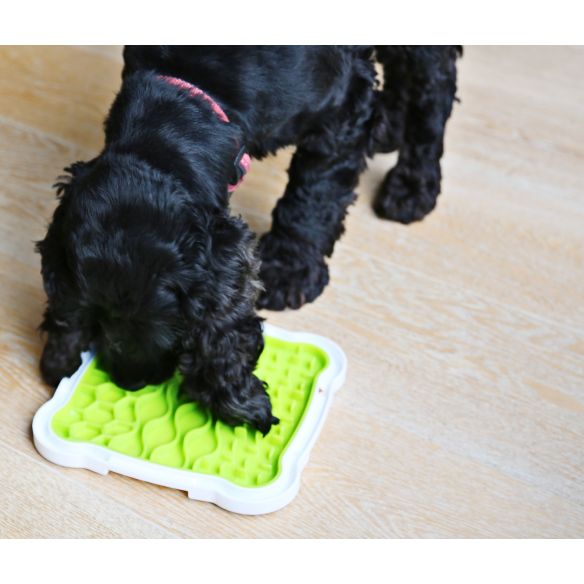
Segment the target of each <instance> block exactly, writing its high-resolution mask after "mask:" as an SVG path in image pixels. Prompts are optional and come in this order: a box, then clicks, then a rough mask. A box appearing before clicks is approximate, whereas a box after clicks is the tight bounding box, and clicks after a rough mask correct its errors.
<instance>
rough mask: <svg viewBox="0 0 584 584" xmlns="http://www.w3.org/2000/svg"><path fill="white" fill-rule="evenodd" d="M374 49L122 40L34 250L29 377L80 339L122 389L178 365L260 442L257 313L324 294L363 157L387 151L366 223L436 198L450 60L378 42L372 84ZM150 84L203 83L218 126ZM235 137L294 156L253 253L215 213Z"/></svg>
mask: <svg viewBox="0 0 584 584" xmlns="http://www.w3.org/2000/svg"><path fill="white" fill-rule="evenodd" d="M374 54H375V52H374V48H373V47H164V46H152V47H127V48H126V49H125V51H124V59H125V67H124V71H123V83H122V87H121V90H120V92H119V94H118V95H117V97H116V99H115V101H114V103H113V105H112V107H111V110H110V113H109V115H108V118H107V120H106V123H105V138H106V140H105V147H104V149H103V151H102V152H101V154H100V155H99V156H98V157H96V158H95V159H93V160H91V161H89V162H78V163H75V164H73V165H72V166H71V167H69V168H68V169H66V170H67V172H68V173H69V174H68V176H67V177H64V178H62V179H61V180H60V182H59V183H57V185H56V186H57V190H58V195H59V198H60V201H59V205H58V206H57V209H56V211H55V214H54V217H53V221H52V223H51V225H50V227H49V230H48V233H47V236H46V238H45V239H44V240H43V241H41V242H39V243H38V250H39V252H40V253H41V255H42V273H43V279H44V285H45V290H46V293H47V296H48V305H47V310H46V312H45V317H44V321H43V324H42V329H43V330H44V331H46V332H47V333H48V339H47V344H46V347H45V350H44V352H43V356H42V360H41V371H42V374H43V377H44V379H45V380H46V381H47V382H48V383H50V384H53V385H55V384H56V383H58V381H59V380H60V379H61V378H62V377H63V376H65V375H70V374H71V373H72V372H73V371H74V370H75V369H76V368H77V367H78V366H79V354H80V352H81V351H82V350H85V349H87V348H88V347H89V346H90V345H94V346H95V347H96V349H97V351H98V352H99V354H100V358H101V359H102V362H103V365H104V366H105V367H106V369H108V371H109V372H110V373H111V375H112V377H113V378H114V380H115V381H116V383H118V384H119V385H121V386H122V387H126V388H128V389H137V388H139V387H142V386H143V385H145V384H146V383H158V382H161V381H162V380H164V379H165V378H167V377H169V376H170V375H171V373H172V372H173V370H174V369H175V368H176V367H178V368H179V369H180V371H181V373H182V375H183V378H184V381H183V390H184V391H185V392H186V393H187V395H188V396H190V397H192V398H193V399H196V400H198V401H200V402H201V403H202V404H204V405H205V406H207V407H209V408H210V409H211V411H212V412H213V413H214V414H215V415H216V416H218V417H219V418H221V419H223V420H225V421H226V422H228V423H231V424H237V423H241V422H248V423H250V424H252V425H253V426H254V427H256V428H258V429H260V430H261V431H262V432H264V433H266V432H268V431H269V429H270V427H271V425H272V424H274V423H277V419H276V418H274V417H273V416H272V413H271V407H270V401H269V398H268V395H267V393H266V391H265V387H264V384H263V383H262V382H261V381H260V380H259V379H257V378H256V377H255V376H254V375H253V370H254V368H255V365H256V362H257V359H258V357H259V355H260V354H261V352H262V349H263V337H262V333H261V319H260V318H259V317H258V316H257V314H256V312H255V306H256V304H257V305H259V306H261V307H266V308H271V309H284V308H286V307H292V308H298V307H300V306H301V305H302V304H303V303H305V302H311V301H313V300H314V299H315V298H316V297H317V296H318V295H319V294H320V293H321V292H322V290H323V289H324V287H325V286H326V284H327V283H328V280H329V275H328V268H327V265H326V261H325V258H326V257H327V256H330V255H331V254H332V252H333V248H334V244H335V242H336V241H337V240H338V239H339V237H340V236H341V235H342V233H343V220H344V217H345V215H346V212H347V207H348V206H349V205H350V204H351V203H352V202H353V200H354V198H355V194H354V189H355V186H356V184H357V181H358V178H359V174H360V173H361V171H362V170H363V169H364V167H365V160H366V156H367V155H372V154H374V153H375V152H376V151H389V150H394V149H396V148H399V150H400V156H399V161H398V164H397V166H396V167H395V169H393V170H392V171H391V172H390V173H389V174H388V176H387V177H386V180H385V182H384V183H383V185H382V187H381V190H380V192H379V194H378V196H377V199H376V201H375V209H376V211H377V213H378V214H380V215H381V216H384V217H388V218H392V219H397V220H399V221H402V222H404V223H407V222H409V221H412V220H416V219H421V218H422V217H423V216H424V215H425V213H427V212H428V211H430V210H431V209H432V208H433V207H434V204H435V200H436V197H437V195H438V192H439V183H440V166H439V160H440V157H441V155H442V139H443V131H444V124H445V123H446V120H447V118H448V116H449V114H450V110H451V107H452V100H453V99H454V95H455V91H456V83H455V79H456V73H455V59H456V55H457V49H456V48H453V47H379V48H378V49H377V52H376V54H377V56H378V58H379V59H380V60H381V62H382V63H383V64H384V69H385V78H386V83H385V86H384V87H383V89H382V90H377V89H376V82H375V71H374V62H373V58H374ZM160 75H171V76H174V77H179V78H181V79H184V80H185V81H188V82H190V83H193V84H195V85H197V86H198V87H200V88H202V89H204V90H205V91H206V92H207V93H209V94H210V95H212V96H213V98H214V99H215V100H216V101H217V102H218V103H219V104H220V105H221V106H222V108H223V109H224V110H225V111H226V113H227V115H228V116H229V118H230V120H231V123H230V124H226V123H224V122H222V121H221V120H219V119H218V117H217V116H216V115H215V114H214V113H213V111H212V110H211V108H210V106H209V105H208V104H207V103H206V102H205V101H204V100H201V99H196V98H193V97H190V96H189V95H188V93H187V92H185V91H184V90H182V89H180V88H177V87H175V86H172V85H170V84H169V83H167V82H166V81H164V80H163V79H161V78H160ZM241 144H244V145H245V146H246V147H247V149H248V151H249V152H250V154H251V155H252V156H253V157H255V158H262V157H264V156H266V155H267V154H269V153H273V152H275V151H276V150H277V149H279V148H281V147H283V146H286V145H291V144H294V145H296V146H297V151H296V154H295V155H294V158H293V160H292V164H291V166H290V169H289V182H288V186H287V188H286V192H285V193H284V196H283V197H282V198H281V199H280V201H279V202H278V204H277V206H276V208H275V209H274V212H273V226H272V230H271V231H270V233H268V234H266V235H264V236H263V237H262V239H261V241H260V245H259V248H258V246H257V245H256V241H255V238H254V236H253V234H252V233H251V231H250V230H249V228H248V227H247V225H246V224H245V223H244V222H243V220H242V219H241V218H237V217H233V216H232V215H231V214H230V210H229V195H228V191H227V185H228V184H229V183H231V182H233V176H234V165H233V161H234V159H235V157H236V156H237V153H238V150H239V148H240V146H241ZM260 256H261V268H260ZM260 282H263V286H264V290H263V291H262V284H261V283H260Z"/></svg>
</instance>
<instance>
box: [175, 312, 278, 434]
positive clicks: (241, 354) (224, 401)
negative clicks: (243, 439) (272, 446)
mask: <svg viewBox="0 0 584 584" xmlns="http://www.w3.org/2000/svg"><path fill="white" fill-rule="evenodd" d="M263 346H264V340H263V335H262V330H261V319H260V318H258V317H256V316H252V317H249V318H247V319H244V320H243V321H240V322H238V323H236V324H235V326H232V327H230V328H228V329H225V328H221V327H218V328H213V327H207V328H205V329H204V330H199V331H197V334H196V337H195V338H193V343H192V348H191V350H190V351H189V352H187V353H184V354H183V355H182V356H181V360H180V370H181V373H182V374H183V376H184V380H183V385H182V390H183V392H184V393H185V394H186V395H187V397H189V398H190V399H193V400H195V401H197V402H198V403H200V404H201V405H203V406H204V407H207V408H208V409H209V410H210V411H211V412H212V414H213V415H214V416H216V417H217V418H219V419H220V420H222V421H223V422H225V423H227V424H230V425H237V424H242V423H245V422H247V423H249V424H250V425H251V426H252V427H254V428H257V429H258V430H260V432H262V434H264V435H265V434H267V433H268V432H269V431H270V428H271V427H272V425H273V424H277V423H278V421H279V420H278V418H275V417H274V416H273V415H272V406H271V403H270V398H269V396H268V394H267V393H266V386H265V384H264V383H263V382H262V381H260V380H259V379H258V378H257V377H256V376H255V375H254V374H253V370H254V369H255V365H256V363H257V360H258V358H259V356H260V354H261V352H262V350H263Z"/></svg>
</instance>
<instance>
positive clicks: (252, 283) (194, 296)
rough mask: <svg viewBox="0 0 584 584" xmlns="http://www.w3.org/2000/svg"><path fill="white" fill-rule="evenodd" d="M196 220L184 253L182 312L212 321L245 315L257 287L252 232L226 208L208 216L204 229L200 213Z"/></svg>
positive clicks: (258, 287)
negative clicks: (196, 233)
mask: <svg viewBox="0 0 584 584" xmlns="http://www.w3.org/2000/svg"><path fill="white" fill-rule="evenodd" d="M196 223H197V225H196V226H193V229H192V230H191V232H190V234H189V240H190V241H189V246H188V247H189V249H188V251H186V252H185V253H184V257H185V263H186V264H187V270H188V275H186V277H185V278H184V280H185V282H184V285H183V288H186V287H188V288H189V290H188V291H187V290H184V291H185V292H186V294H185V296H184V310H185V313H186V314H185V316H186V317H187V318H192V319H194V320H199V319H201V318H205V319H208V318H213V319H214V320H216V321H235V320H237V319H238V318H241V317H242V316H243V315H244V314H245V316H247V315H248V314H249V312H250V311H252V310H253V307H254V304H255V300H256V298H257V296H258V294H259V292H260V290H261V282H260V279H259V267H260V262H259V256H258V254H257V249H256V248H257V242H256V238H255V235H254V234H253V232H252V231H251V230H250V229H249V227H248V226H247V224H246V223H245V222H244V221H243V220H242V219H241V218H240V217H233V216H230V215H229V213H228V211H227V210H222V211H221V212H219V213H213V215H212V216H210V217H209V216H208V217H207V220H206V221H205V223H206V228H205V229H204V230H201V223H200V217H198V218H197V219H196ZM195 230H196V231H198V233H199V235H198V236H197V235H194V233H195V232H196V231H195ZM224 324H228V323H227V322H225V323H224Z"/></svg>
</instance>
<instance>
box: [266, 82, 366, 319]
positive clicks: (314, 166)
mask: <svg viewBox="0 0 584 584" xmlns="http://www.w3.org/2000/svg"><path fill="white" fill-rule="evenodd" d="M356 86H357V87H358V88H359V91H357V89H356V90H355V93H354V94H352V95H350V96H349V98H348V100H347V105H346V106H345V108H342V110H341V111H340V112H338V113H337V114H336V115H335V117H334V118H330V119H328V120H326V121H325V122H324V124H323V126H322V127H320V128H319V129H316V130H315V131H314V132H313V133H312V134H311V135H310V136H309V137H307V138H306V139H305V140H304V141H303V142H302V143H301V144H300V145H299V146H298V148H297V150H296V153H295V155H294V157H293V159H292V163H291V165H290V169H289V170H288V175H289V181H288V185H287V187H286V191H285V193H284V196H283V197H282V198H281V199H280V200H279V201H278V204H277V205H276V207H275V209H274V211H273V213H272V218H273V222H272V229H271V231H270V232H269V233H267V234H265V235H264V236H263V237H262V238H261V239H260V254H261V259H262V265H261V269H260V278H261V280H262V282H263V285H264V292H263V293H262V294H261V295H260V298H259V300H258V306H259V307H260V308H268V309H271V310H284V309H285V308H299V307H300V306H302V305H303V304H305V303H307V302H312V301H313V300H315V299H316V298H317V297H318V296H319V295H320V294H321V293H322V291H323V290H324V288H325V286H326V285H327V284H328V281H329V272H328V267H327V264H326V262H325V258H326V257H330V256H331V255H332V253H333V249H334V245H335V242H336V241H337V240H338V239H339V238H340V237H341V235H342V234H343V232H344V226H343V221H344V219H345V216H346V214H347V208H348V206H349V205H350V204H351V203H352V202H353V201H354V199H355V196H356V195H355V192H354V189H355V187H356V186H357V182H358V180H359V175H360V173H361V171H362V170H363V169H364V168H365V156H366V149H367V131H366V124H367V121H368V120H369V118H370V115H371V111H372V91H371V89H370V87H371V86H370V85H369V84H367V83H356Z"/></svg>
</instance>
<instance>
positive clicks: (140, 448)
mask: <svg viewBox="0 0 584 584" xmlns="http://www.w3.org/2000/svg"><path fill="white" fill-rule="evenodd" d="M264 337H265V349H264V351H263V353H262V355H261V357H260V360H259V362H258V365H257V368H256V371H255V374H256V375H257V376H258V377H259V378H260V379H262V380H264V381H266V382H267V383H268V393H269V395H270V399H271V402H272V410H273V413H274V415H275V416H276V417H278V418H279V419H280V423H279V424H278V425H277V426H272V429H271V430H270V432H269V433H268V434H267V435H266V436H262V434H261V432H259V431H257V430H254V429H252V428H251V427H249V426H248V425H242V426H236V427H231V426H229V425H227V424H224V423H223V422H220V421H217V420H215V419H213V418H212V416H211V415H210V414H209V412H208V411H207V410H206V409H204V408H202V407H200V406H199V405H198V404H197V403H195V402H192V401H188V400H187V399H186V398H185V397H184V396H182V395H181V392H180V382H181V378H180V375H179V374H176V375H175V376H174V377H173V378H172V379H170V380H168V381H167V382H165V383H162V384H160V385H155V386H154V385H149V386H146V387H144V388H143V389H140V390H138V391H126V390H124V389H121V388H119V387H117V386H116V385H115V384H114V383H113V382H112V381H111V380H110V379H109V377H108V375H107V373H106V372H105V371H103V370H102V369H101V368H100V366H99V359H97V358H96V357H94V356H93V355H92V354H90V353H84V354H83V356H82V364H81V367H80V368H79V370H78V371H77V372H76V373H75V374H73V375H72V376H71V377H70V378H65V379H63V380H62V381H61V383H60V384H59V387H58V388H57V390H56V392H55V395H54V396H53V398H52V399H51V400H49V401H48V402H47V403H46V404H44V405H43V406H42V407H41V408H40V409H39V411H38V412H37V414H36V415H35V417H34V420H33V434H34V441H35V445H36V448H37V450H38V451H39V452H40V453H41V454H42V455H43V456H44V457H45V458H47V459H48V460H50V461H52V462H55V463H57V464H60V465H63V466H70V467H80V468H87V469H89V470H93V471H95V472H98V473H100V474H107V473H108V472H109V471H113V472H116V473H119V474H123V475H127V476H131V477H134V478H136V479H140V480H144V481H148V482H152V483H156V484H159V485H164V486H168V487H172V488H176V489H182V490H185V491H187V493H188V495H189V497H190V498H192V499H199V500H202V501H210V502H213V503H215V504H217V505H219V506H220V507H223V508H225V509H228V510H230V511H234V512H237V513H245V514H260V513H269V512H271V511H275V510H277V509H280V508H281V507H283V506H284V505H286V504H287V503H289V502H290V501H291V500H292V499H293V498H294V496H295V495H296V493H297V492H298V489H299V484H300V473H301V471H302V468H303V467H304V465H305V464H306V462H307V460H308V455H309V452H310V449H311V447H312V445H313V444H314V442H315V440H316V438H317V436H318V434H319V432H320V429H321V427H322V425H323V423H324V420H325V418H326V415H327V412H328V409H329V407H330V404H331V400H332V396H333V393H334V392H335V391H336V390H337V389H338V388H339V387H340V386H341V384H342V383H343V381H344V378H345V373H346V358H345V355H344V353H343V352H342V350H341V349H340V348H339V347H338V346H337V345H336V344H334V343H333V342H332V341H330V340H328V339H326V338H324V337H320V336H317V335H312V334H307V333H291V332H288V331H285V330H283V329H280V328H277V327H274V326H271V325H268V324H265V325H264Z"/></svg>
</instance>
